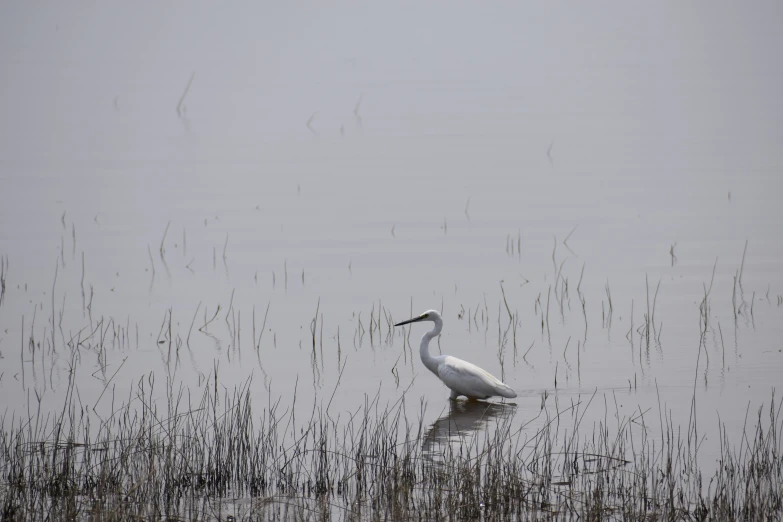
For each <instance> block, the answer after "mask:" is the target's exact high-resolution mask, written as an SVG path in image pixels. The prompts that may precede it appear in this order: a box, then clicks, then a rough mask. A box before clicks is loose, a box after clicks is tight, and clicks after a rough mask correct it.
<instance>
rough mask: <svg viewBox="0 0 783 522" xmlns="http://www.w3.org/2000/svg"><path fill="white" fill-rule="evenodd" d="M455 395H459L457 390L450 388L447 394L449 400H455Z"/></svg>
mask: <svg viewBox="0 0 783 522" xmlns="http://www.w3.org/2000/svg"><path fill="white" fill-rule="evenodd" d="M457 397H459V392H457V390H451V395H449V400H451V401H456V400H457Z"/></svg>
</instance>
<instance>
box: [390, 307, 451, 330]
mask: <svg viewBox="0 0 783 522" xmlns="http://www.w3.org/2000/svg"><path fill="white" fill-rule="evenodd" d="M421 321H432V322H433V323H438V322H442V320H441V318H440V312H438V311H437V310H427V311H426V312H424V313H423V314H421V315H420V316H418V317H414V318H413V319H408V320H407V321H403V322H401V323H397V324H395V325H394V326H402V325H404V324H408V323H418V322H421Z"/></svg>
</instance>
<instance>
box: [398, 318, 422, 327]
mask: <svg viewBox="0 0 783 522" xmlns="http://www.w3.org/2000/svg"><path fill="white" fill-rule="evenodd" d="M423 320H424V316H423V315H420V316H419V317H414V318H413V319H408V320H407V321H403V322H401V323H397V324H395V325H394V326H402V325H404V324H408V323H418V322H419V321H423Z"/></svg>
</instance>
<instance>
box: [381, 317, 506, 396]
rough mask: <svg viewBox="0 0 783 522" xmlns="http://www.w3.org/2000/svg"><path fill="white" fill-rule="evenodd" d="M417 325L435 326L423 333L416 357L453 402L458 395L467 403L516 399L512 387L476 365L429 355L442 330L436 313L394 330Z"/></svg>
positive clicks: (441, 323)
mask: <svg viewBox="0 0 783 522" xmlns="http://www.w3.org/2000/svg"><path fill="white" fill-rule="evenodd" d="M418 321H432V322H433V323H435V328H433V329H432V330H430V331H429V332H427V333H425V334H424V336H423V337H422V338H421V346H420V347H419V355H420V356H421V362H422V363H424V366H426V367H427V369H428V370H429V371H431V372H432V373H434V374H435V375H436V376H437V377H438V378H439V379H440V380H441V381H443V384H445V385H446V386H448V387H449V389H450V390H451V399H452V400H453V399H456V398H457V397H459V396H460V395H464V396H465V397H467V398H468V399H487V398H489V397H495V396H499V397H505V398H507V399H513V398H514V397H516V396H517V394H516V392H515V391H514V390H512V389H511V387H509V386H508V385H506V384H504V383H503V382H501V381H500V379H498V378H496V377H495V376H494V375H492V374H491V373H489V372H488V371H486V370H483V369H481V368H479V367H478V366H476V365H475V364H472V363H469V362H468V361H463V360H462V359H458V358H457V357H452V356H451V355H440V356H438V357H433V356H432V355H430V350H429V346H430V340H431V339H432V338H434V337H437V336H438V335H439V334H440V332H441V330H442V329H443V320H442V319H441V317H440V314H439V313H438V312H437V311H435V310H428V311H427V312H424V313H423V314H422V315H420V316H419V317H416V318H414V319H411V320H409V321H403V322H402V323H398V324H397V325H395V326H399V325H403V324H408V323H413V322H418Z"/></svg>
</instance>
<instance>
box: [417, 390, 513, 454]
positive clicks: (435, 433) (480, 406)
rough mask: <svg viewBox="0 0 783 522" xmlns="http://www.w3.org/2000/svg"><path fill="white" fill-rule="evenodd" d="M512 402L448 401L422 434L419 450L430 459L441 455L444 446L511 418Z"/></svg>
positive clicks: (463, 439) (458, 441)
mask: <svg viewBox="0 0 783 522" xmlns="http://www.w3.org/2000/svg"><path fill="white" fill-rule="evenodd" d="M516 409H517V406H516V404H503V403H493V402H483V401H449V411H448V413H447V414H446V415H443V416H442V417H440V418H439V419H438V420H436V421H435V422H434V423H433V424H432V426H430V429H429V430H428V431H427V434H426V435H425V437H424V443H423V445H422V450H423V453H424V455H425V456H426V457H428V458H430V459H436V458H437V457H439V456H442V455H443V449H444V446H446V445H449V444H451V443H461V442H464V441H466V440H468V439H470V438H471V437H473V436H474V435H476V434H479V433H484V432H485V430H487V429H489V430H492V429H493V425H499V424H503V423H504V422H505V421H509V420H510V419H511V417H513V415H514V412H515V411H516Z"/></svg>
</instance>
